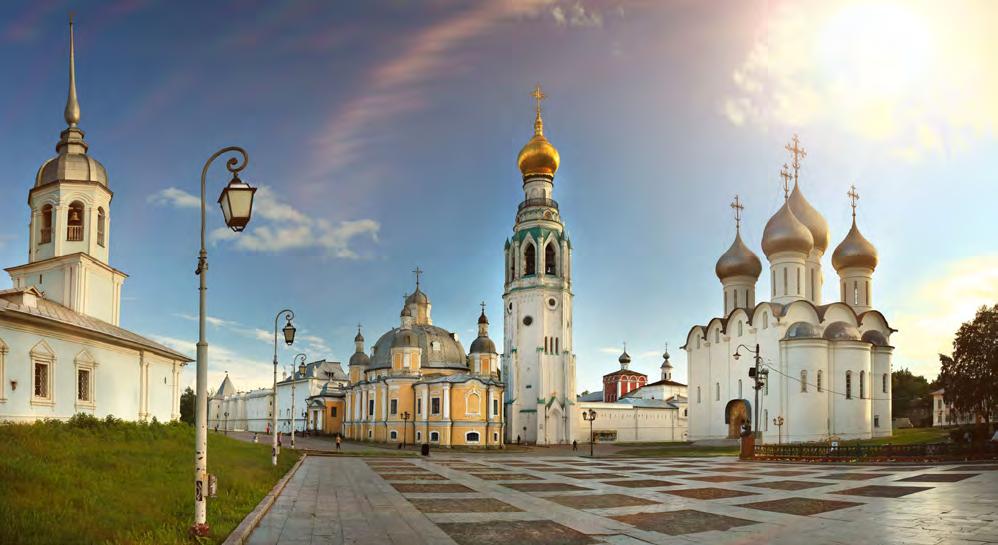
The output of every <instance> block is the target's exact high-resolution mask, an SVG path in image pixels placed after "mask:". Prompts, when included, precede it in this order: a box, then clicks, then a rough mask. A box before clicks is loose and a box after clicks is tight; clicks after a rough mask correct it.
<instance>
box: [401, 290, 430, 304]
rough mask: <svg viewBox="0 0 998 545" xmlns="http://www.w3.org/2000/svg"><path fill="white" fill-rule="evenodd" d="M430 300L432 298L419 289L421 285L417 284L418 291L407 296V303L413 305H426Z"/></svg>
mask: <svg viewBox="0 0 998 545" xmlns="http://www.w3.org/2000/svg"><path fill="white" fill-rule="evenodd" d="M429 302H430V298H429V297H427V295H426V294H425V293H423V291H422V290H420V289H419V286H416V291H414V292H412V293H411V294H410V295H409V296H408V297H406V298H405V304H406V305H411V304H413V303H416V304H419V305H425V304H427V303H429Z"/></svg>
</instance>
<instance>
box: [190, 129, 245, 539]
mask: <svg viewBox="0 0 998 545" xmlns="http://www.w3.org/2000/svg"><path fill="white" fill-rule="evenodd" d="M226 153H238V154H239V155H241V156H242V162H240V161H239V158H237V157H229V159H228V161H226V162H225V168H226V169H228V171H229V172H230V173H232V179H231V180H229V185H227V186H226V187H225V189H223V190H222V194H221V195H219V197H218V204H219V206H221V207H222V216H223V218H224V219H225V224H226V225H227V226H229V228H230V229H232V230H233V231H235V232H237V233H238V232H239V231H242V230H243V229H245V228H246V225H247V224H248V223H249V221H250V216H251V215H252V212H253V194H254V193H255V192H256V188H253V187H250V186H249V185H247V184H246V183H244V182H243V181H242V180H240V179H239V172H240V171H242V170H243V169H244V168H246V164H247V163H248V162H249V155H248V154H247V153H246V150H244V149H243V148H240V147H237V146H229V147H225V148H222V149H220V150H218V151H216V152H215V153H213V154H212V155H211V157H209V158H208V161H207V162H205V164H204V168H203V169H201V250H200V251H199V252H198V266H197V269H195V270H194V274H196V275H198V278H199V280H200V284H199V286H198V344H197V399H196V401H197V407H196V411H195V413H196V416H195V422H196V424H197V425H196V426H195V437H194V525H193V526H192V527H191V533H192V534H194V535H197V536H205V535H208V530H209V527H208V505H207V503H206V500H205V496H206V495H207V493H208V341H207V340H205V300H206V296H207V291H208V279H207V276H208V274H207V273H208V250H207V248H206V245H205V231H206V223H207V221H206V220H207V210H206V208H205V192H206V185H207V182H206V180H207V177H208V167H210V166H211V163H212V162H214V161H215V159H217V158H218V157H219V156H221V155H223V154H226Z"/></svg>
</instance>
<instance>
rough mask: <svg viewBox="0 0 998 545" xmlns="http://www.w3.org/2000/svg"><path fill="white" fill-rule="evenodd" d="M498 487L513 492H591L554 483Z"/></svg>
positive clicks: (513, 484) (574, 486) (507, 484)
mask: <svg viewBox="0 0 998 545" xmlns="http://www.w3.org/2000/svg"><path fill="white" fill-rule="evenodd" d="M500 486H505V487H506V488H512V489H513V490H519V491H520V492H567V491H576V490H592V489H591V488H585V487H582V486H576V485H574V484H568V483H555V482H544V483H505V484H502V485H500Z"/></svg>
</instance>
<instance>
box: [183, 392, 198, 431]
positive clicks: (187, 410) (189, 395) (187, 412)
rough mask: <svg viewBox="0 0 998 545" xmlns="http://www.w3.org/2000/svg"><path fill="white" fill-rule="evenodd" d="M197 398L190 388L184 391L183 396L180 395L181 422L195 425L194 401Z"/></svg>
mask: <svg viewBox="0 0 998 545" xmlns="http://www.w3.org/2000/svg"><path fill="white" fill-rule="evenodd" d="M196 398H197V396H195V395H194V390H191V387H190V386H188V387H187V389H186V390H184V393H183V394H180V421H181V422H187V423H188V424H190V425H192V426H193V425H194V400H195V399H196Z"/></svg>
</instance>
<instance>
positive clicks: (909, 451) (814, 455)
mask: <svg viewBox="0 0 998 545" xmlns="http://www.w3.org/2000/svg"><path fill="white" fill-rule="evenodd" d="M755 457H756V458H760V459H769V460H828V461H844V460H870V461H877V460H881V461H883V460H902V461H903V460H952V459H960V460H966V459H986V458H998V445H995V444H993V443H991V444H973V445H972V444H966V443H928V444H919V445H838V446H832V445H809V444H800V445H795V444H792V445H756V447H755Z"/></svg>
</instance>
